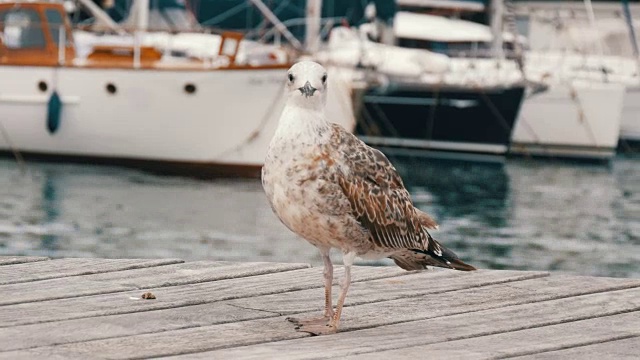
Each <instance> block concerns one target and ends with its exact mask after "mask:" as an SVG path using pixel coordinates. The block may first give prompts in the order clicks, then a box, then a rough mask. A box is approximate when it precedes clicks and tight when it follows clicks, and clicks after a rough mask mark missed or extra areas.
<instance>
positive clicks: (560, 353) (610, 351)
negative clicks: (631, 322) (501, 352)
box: [512, 322, 640, 360]
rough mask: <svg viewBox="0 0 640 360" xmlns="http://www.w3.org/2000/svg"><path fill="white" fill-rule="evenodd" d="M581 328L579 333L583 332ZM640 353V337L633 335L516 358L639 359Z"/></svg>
mask: <svg viewBox="0 0 640 360" xmlns="http://www.w3.org/2000/svg"><path fill="white" fill-rule="evenodd" d="M636 324H637V322H636ZM582 332H583V330H582V329H581V330H579V332H578V333H582ZM638 354H640V337H638V336H632V337H629V338H626V339H622V340H613V341H607V342H599V343H596V344H589V345H584V346H579V347H572V348H569V349H561V350H554V351H549V352H540V353H535V354H530V355H522V356H516V357H513V358H512V359H514V360H533V359H536V360H538V359H539V360H548V359H580V360H602V359H616V360H617V359H638V357H639V355H638Z"/></svg>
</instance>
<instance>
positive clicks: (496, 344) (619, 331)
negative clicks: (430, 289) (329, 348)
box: [343, 311, 640, 360]
mask: <svg viewBox="0 0 640 360" xmlns="http://www.w3.org/2000/svg"><path fill="white" fill-rule="evenodd" d="M639 323H640V311H636V312H631V313H625V314H618V315H612V316H605V317H599V318H595V319H587V320H581V321H573V322H568V323H562V324H557V325H552V326H543V327H538V328H533V329H527V330H521V331H514V332H506V333H500V334H495V335H488V336H481V337H474V338H470V339H463V340H457V341H448V342H441V343H437V344H432V345H426V346H411V347H406V348H401V349H394V350H390V351H379V352H371V353H365V354H360V355H355V356H347V357H344V358H343V359H350V360H365V359H367V360H368V359H371V360H376V359H379V360H386V359H403V358H412V357H416V356H417V357H425V356H427V357H429V358H431V357H433V358H446V359H504V358H511V357H513V356H518V355H521V354H528V355H529V356H532V357H535V358H536V359H540V358H541V356H540V355H541V354H540V353H541V352H548V351H553V350H559V349H566V348H575V347H581V346H585V345H591V344H595V345H598V344H601V343H603V342H604V343H607V342H611V341H615V340H620V339H624V340H631V341H635V346H633V345H631V348H634V347H635V349H636V352H635V353H634V354H635V356H636V357H635V358H636V359H637V358H638V357H639V356H640V352H638V351H637V350H640V338H639V337H638V336H640V326H638V324H639ZM606 348H610V346H609V347H605V349H606ZM580 353H582V354H585V353H584V350H583V351H581V352H580ZM622 353H623V355H624V353H626V354H627V355H630V354H631V353H630V349H625V350H623V351H622ZM548 354H549V353H548ZM565 354H566V356H560V357H558V356H555V357H554V356H553V355H551V356H549V355H547V358H550V357H553V358H556V359H583V357H582V356H575V355H574V356H569V354H571V352H566V353H565ZM578 354H579V353H578ZM556 355H557V354H556ZM604 358H615V359H618V357H612V356H611V354H610V353H607V354H606V356H605V357H604ZM600 359H602V357H601V358H600Z"/></svg>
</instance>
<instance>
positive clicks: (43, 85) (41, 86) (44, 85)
mask: <svg viewBox="0 0 640 360" xmlns="http://www.w3.org/2000/svg"><path fill="white" fill-rule="evenodd" d="M48 88H49V87H48V86H47V83H46V82H44V81H40V82H39V83H38V89H40V91H42V92H45V91H47V89H48Z"/></svg>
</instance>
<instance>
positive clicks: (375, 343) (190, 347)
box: [1, 282, 640, 359]
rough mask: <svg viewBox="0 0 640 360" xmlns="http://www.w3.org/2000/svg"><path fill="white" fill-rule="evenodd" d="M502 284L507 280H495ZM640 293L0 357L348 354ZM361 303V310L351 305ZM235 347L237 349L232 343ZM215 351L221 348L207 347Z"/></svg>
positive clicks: (577, 310) (549, 320)
mask: <svg viewBox="0 0 640 360" xmlns="http://www.w3.org/2000/svg"><path fill="white" fill-rule="evenodd" d="M521 283H522V282H517V283H515V285H516V286H519V285H520V284H521ZM504 285H506V284H503V285H496V286H504ZM582 286H585V287H588V286H589V284H588V283H584V284H582ZM476 290H480V288H479V289H476ZM464 291H470V290H464ZM450 294H453V293H450ZM639 294H640V289H639V288H632V289H626V290H620V291H615V292H598V293H594V294H589V295H584V296H578V297H569V298H562V299H557V300H550V301H543V302H538V303H533V304H523V305H517V306H501V307H499V308H494V309H490V310H484V311H477V312H464V313H462V314H458V315H452V316H443V315H442V313H439V312H438V309H437V308H435V307H430V306H428V305H430V303H420V301H419V299H398V300H392V301H389V302H378V303H371V304H364V305H358V306H354V307H352V308H350V309H349V311H350V313H352V316H358V313H360V314H362V313H369V314H372V313H376V314H377V316H378V317H379V318H387V321H388V322H394V321H395V319H394V318H393V317H391V315H393V316H398V313H396V312H394V313H392V314H390V313H388V312H386V311H385V309H387V305H388V303H390V302H399V301H403V300H404V301H405V305H406V304H407V301H408V300H412V301H413V303H415V304H414V306H413V307H412V308H407V307H405V308H404V310H403V311H404V312H406V313H408V314H409V315H411V314H415V313H416V312H418V311H421V312H422V313H421V314H420V315H419V316H424V315H425V314H429V313H431V314H432V315H431V316H432V318H430V319H428V320H420V321H408V322H402V323H398V324H394V325H386V326H381V327H376V328H365V329H364V330H358V331H349V330H352V329H353V328H354V324H357V325H355V326H361V325H360V323H361V322H362V321H363V319H362V318H361V317H357V318H352V317H350V318H348V319H345V324H344V325H347V326H345V330H346V332H342V333H340V334H336V335H333V336H322V337H312V338H306V337H307V335H306V334H303V333H298V332H295V331H294V330H293V329H292V326H291V324H289V323H288V322H286V321H285V318H284V317H275V318H268V319H259V320H250V321H242V322H233V323H226V324H220V325H213V326H202V327H197V328H188V329H181V330H173V331H165V332H161V333H152V334H144V335H137V336H127V337H119V338H112V339H105V340H96V341H86V342H77V343H71V344H64V345H59V346H46V347H39V348H33V349H28V350H18V351H12V352H7V353H2V354H1V355H2V356H4V357H7V358H11V357H29V356H30V357H43V356H46V357H49V356H61V357H85V356H91V354H105V353H108V354H109V357H110V358H131V357H154V356H168V355H178V354H188V353H196V354H195V355H194V357H199V358H224V359H226V358H236V357H237V358H252V357H253V358H260V359H264V358H282V357H283V356H284V354H287V356H289V357H291V358H309V357H314V358H340V357H342V356H346V355H350V354H354V353H363V352H371V351H373V350H385V349H394V348H402V347H406V346H415V345H421V344H429V343H436V342H443V341H448V340H452V339H456V338H458V339H463V338H470V337H474V336H482V335H490V334H495V333H501V332H507V331H516V330H521V329H526V328H533V327H539V326H545V325H551V324H554V323H563V322H567V321H577V320H581V319H588V318H593V317H597V316H606V315H612V314H618V313H624V312H628V311H635V310H638V309H640V296H639ZM456 295H457V294H456ZM439 296H440V295H438V297H439ZM429 300H431V299H429ZM362 308H367V309H366V310H364V311H362V310H360V311H358V309H362ZM445 309H446V307H445ZM558 309H562V311H559V310H558ZM348 322H349V324H347V323H348ZM398 334H402V335H401V336H399V335H398ZM303 337H305V338H303ZM292 339H293V340H292ZM252 344H257V345H252ZM239 346H242V347H240V348H237V347H239ZM214 349H221V350H217V351H210V350H214Z"/></svg>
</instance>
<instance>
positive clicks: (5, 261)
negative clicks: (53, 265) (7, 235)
mask: <svg viewBox="0 0 640 360" xmlns="http://www.w3.org/2000/svg"><path fill="white" fill-rule="evenodd" d="M46 260H49V258H48V257H43V256H0V266H2V265H14V264H24V263H31V262H36V261H46Z"/></svg>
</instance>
